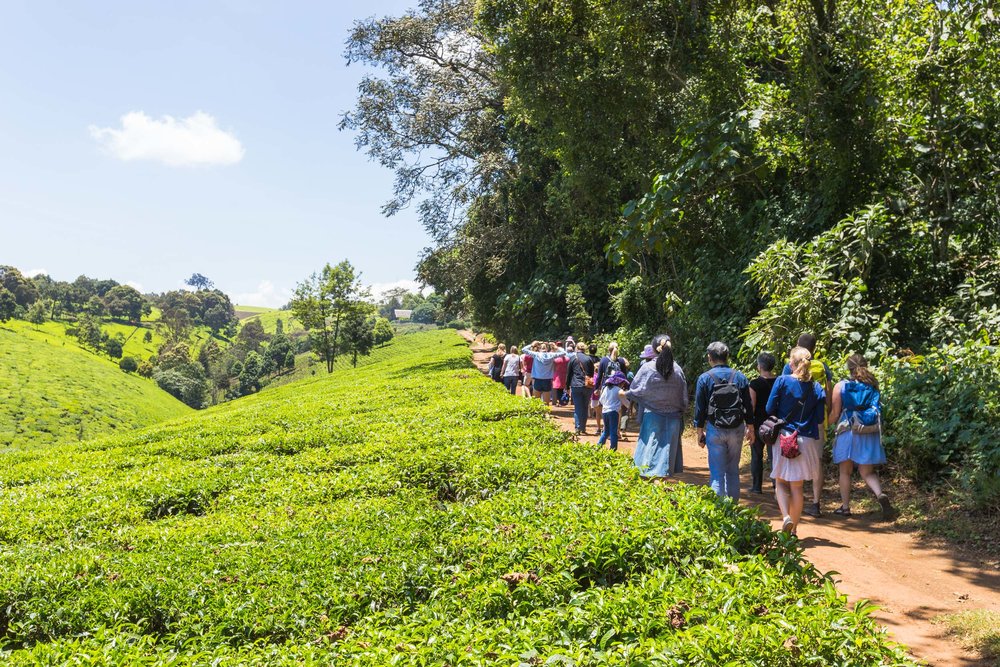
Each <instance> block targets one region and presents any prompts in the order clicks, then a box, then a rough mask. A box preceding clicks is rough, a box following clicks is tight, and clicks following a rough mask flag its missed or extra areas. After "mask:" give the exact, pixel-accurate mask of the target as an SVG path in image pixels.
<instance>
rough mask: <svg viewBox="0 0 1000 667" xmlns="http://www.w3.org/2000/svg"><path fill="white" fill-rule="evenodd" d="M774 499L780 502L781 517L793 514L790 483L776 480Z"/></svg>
mask: <svg viewBox="0 0 1000 667" xmlns="http://www.w3.org/2000/svg"><path fill="white" fill-rule="evenodd" d="M774 499H775V500H777V501H778V509H780V510H781V516H783V517H786V516H789V515H790V514H791V512H790V511H789V510H790V508H791V496H790V490H789V488H788V482H786V481H785V480H783V479H776V480H774Z"/></svg>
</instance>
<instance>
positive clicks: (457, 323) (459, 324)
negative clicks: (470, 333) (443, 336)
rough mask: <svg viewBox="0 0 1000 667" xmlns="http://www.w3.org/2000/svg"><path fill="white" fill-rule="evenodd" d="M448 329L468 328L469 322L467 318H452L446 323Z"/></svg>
mask: <svg viewBox="0 0 1000 667" xmlns="http://www.w3.org/2000/svg"><path fill="white" fill-rule="evenodd" d="M444 326H445V327H446V328H448V329H468V328H469V323H468V322H466V321H465V320H452V321H451V322H448V323H447V324H445V325H444Z"/></svg>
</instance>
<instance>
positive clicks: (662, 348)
mask: <svg viewBox="0 0 1000 667" xmlns="http://www.w3.org/2000/svg"><path fill="white" fill-rule="evenodd" d="M650 345H652V346H653V351H654V352H656V372H657V373H659V374H660V375H661V376H662V377H663V379H664V380H666V379H667V378H669V377H670V374H671V373H673V372H674V350H673V348H671V347H670V336H668V335H666V334H659V335H657V336H653V341H652V342H651V343H650Z"/></svg>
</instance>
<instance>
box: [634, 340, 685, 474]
mask: <svg viewBox="0 0 1000 667" xmlns="http://www.w3.org/2000/svg"><path fill="white" fill-rule="evenodd" d="M650 344H651V345H652V346H653V351H654V352H655V353H656V360H655V361H653V362H651V363H647V364H643V365H642V366H641V367H640V368H639V370H638V371H637V372H636V374H635V380H633V382H632V386H631V387H630V388H629V389H628V391H626V392H625V397H626V398H627V399H628V400H629V401H638V402H640V403H641V404H642V405H643V415H642V423H641V424H640V426H639V437H638V438H636V443H635V454H634V455H633V461H634V462H635V467H636V468H638V469H639V474H640V475H642V477H644V478H646V479H654V480H655V479H660V478H663V477H670V476H671V475H674V474H676V473H679V472H683V470H684V458H683V455H682V453H681V432H682V431H683V430H684V414H685V413H686V412H687V409H688V391H687V382H686V381H685V379H684V371H683V370H682V369H681V367H680V366H678V365H677V364H676V362H675V361H674V351H673V349H671V347H670V337H669V336H667V335H666V334H659V335H657V336H655V337H654V338H653V340H652V341H651V343H650Z"/></svg>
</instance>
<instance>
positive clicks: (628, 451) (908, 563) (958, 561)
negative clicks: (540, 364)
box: [461, 331, 1000, 667]
mask: <svg viewBox="0 0 1000 667" xmlns="http://www.w3.org/2000/svg"><path fill="white" fill-rule="evenodd" d="M461 333H462V335H463V336H464V337H465V339H466V340H468V341H469V343H470V345H471V347H472V353H473V363H475V365H476V366H477V367H478V368H479V369H480V370H481V371H483V372H485V371H486V368H487V366H488V365H489V358H490V355H491V354H492V353H493V350H494V346H490V345H486V344H484V343H483V342H482V341H479V340H477V339H475V338H474V336H473V335H472V333H470V332H468V331H463V332H461ZM519 390H520V388H519ZM551 418H552V420H553V421H554V422H556V424H558V426H559V427H560V428H561V429H563V430H564V431H568V432H570V433H572V432H573V430H574V425H573V407H572V406H571V405H567V406H564V407H556V408H551ZM598 435H599V434H598V433H595V425H594V423H593V421H592V420H591V422H590V423H588V429H587V434H585V435H582V436H579V440H580V442H588V443H591V444H593V445H594V446H595V447H596V446H597V437H598ZM622 435H623V439H622V440H620V441H619V443H618V451H619V452H621V453H622V454H624V455H627V456H630V457H631V455H632V452H633V450H634V447H635V439H636V436H637V435H638V429H637V427H636V425H634V424H632V423H631V422H630V423H629V424H628V431H627V432H623V434H622ZM683 452H684V472H683V473H682V474H680V475H676V476H674V479H677V480H679V481H683V482H687V483H689V484H700V485H707V484H708V457H707V455H706V451H705V450H704V449H702V448H701V447H699V446H698V445H697V443H696V442H695V437H694V429H693V428H691V426H690V424H688V425H687V428H685V430H684V436H683ZM749 459H750V449H749V447H748V446H744V458H743V465H742V468H741V482H744V484H743V485H742V486H741V488H742V496H741V500H740V502H742V503H743V504H745V505H749V506H752V507H757V508H758V510H759V512H760V515H761V518H762V519H763V520H765V521H768V522H769V523H770V524H771V526H772V527H773V528H774V529H775V530H779V529H780V528H781V516H780V513H779V511H778V505H777V503H776V502H775V499H774V494H773V492H772V490H771V487H770V485H769V484H767V483H766V482H765V484H764V493H763V494H761V495H751V494H748V493H747V491H746V489H747V488H748V487H749V477H750V475H749V472H748V466H749ZM855 481H856V482H858V480H855ZM858 483H859V484H860V482H858ZM808 486H809V485H807V487H808ZM889 490H890V492H891V488H890V489H889ZM866 492H867V491H866V490H864V491H863V490H862V489H861V487H860V486H857V485H856V486H855V489H854V491H853V492H852V496H851V497H852V500H853V499H855V498H861V497H862V494H863V493H866ZM807 495H808V492H807ZM839 505H840V496H839V493H838V491H837V486H836V480H835V479H834V478H833V477H832V476H830V475H828V476H827V480H826V484H825V486H824V491H823V505H822V508H823V516H822V517H821V518H819V519H814V518H811V517H808V516H803V517H802V522H801V523H800V524H799V537H800V541H801V544H802V546H803V547H804V551H805V557H806V558H807V559H808V560H809V561H810V562H811V563H813V565H815V566H816V568H817V569H819V570H820V571H821V572H834V573H836V574H835V575H834V580H835V581H836V583H837V589H838V590H839V591H840V592H841V593H842V594H844V595H846V596H847V598H848V600H849V602H850V603H852V604H853V603H854V602H856V601H858V600H862V599H867V600H870V601H871V602H872V603H873V604H875V605H876V606H877V607H878V608H877V609H876V610H875V612H874V613H873V616H874V618H875V619H876V620H877V621H878V622H879V623H881V624H882V625H883V626H884V627H885V628H887V629H888V630H889V632H890V633H891V635H892V636H893V638H895V639H896V640H897V641H899V642H900V643H902V644H905V645H906V646H907V647H909V649H910V652H911V653H912V654H913V655H914V656H916V657H918V658H920V659H921V660H924V661H926V662H927V663H928V664H930V665H942V666H943V665H957V666H959V667H989V666H990V665H994V664H996V663H995V662H994V661H991V660H984V659H982V658H980V657H979V656H978V655H976V654H975V653H972V652H969V651H966V650H964V649H963V648H962V647H961V646H960V645H959V644H958V642H957V641H956V640H955V639H954V638H953V637H950V636H948V634H947V630H946V628H945V626H944V625H941V624H937V623H934V622H933V619H935V618H936V617H937V616H940V615H942V614H952V613H958V612H964V611H972V610H976V609H988V610H993V611H998V612H1000V571H998V570H997V568H996V567H988V566H985V565H984V564H983V563H981V562H980V561H978V560H974V559H970V558H968V557H966V556H964V555H962V554H960V553H958V552H957V551H956V550H954V549H950V548H949V547H948V546H947V545H944V544H943V543H941V542H940V541H936V540H934V539H932V538H928V537H925V536H923V535H921V534H920V533H919V532H917V531H907V530H901V529H899V528H897V527H895V526H894V525H893V523H892V522H886V521H883V520H881V518H880V516H879V514H878V513H877V512H861V511H855V513H854V514H853V516H851V517H848V518H842V517H839V516H836V515H834V514H833V510H834V509H836V508H837V507H838V506H839Z"/></svg>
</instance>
